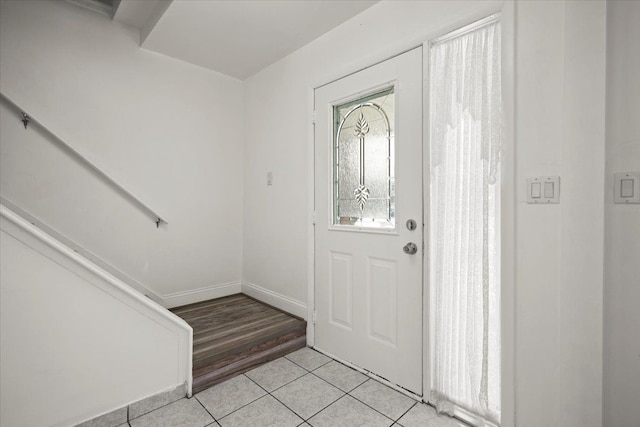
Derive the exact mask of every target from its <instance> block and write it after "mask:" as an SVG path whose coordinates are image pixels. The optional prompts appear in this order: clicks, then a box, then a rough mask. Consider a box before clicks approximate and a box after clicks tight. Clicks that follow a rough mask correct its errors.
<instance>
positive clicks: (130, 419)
mask: <svg viewBox="0 0 640 427" xmlns="http://www.w3.org/2000/svg"><path fill="white" fill-rule="evenodd" d="M193 397H195V394H194V395H193ZM182 399H187V400H188V399H189V398H188V397H187V396H186V395H185V396H183V397H181V398H179V399H176V400H172V401H171V402H169V403H165V404H164V405H162V406H158V407H157V408H155V409H152V410H151V411H148V412H145V413H144V414H140V415H138V416H137V417H134V418H129V407H130V406H131V405H127V422H129V421H133V420H136V419H138V418H140V417H144V416H145V415H147V414H150V413H152V412H155V411H157V410H158V409H162V408H164V407H165V406H169V405H171V404H172V403H176V402H178V401H180V400H182ZM143 400H144V399H143ZM134 403H138V402H134Z"/></svg>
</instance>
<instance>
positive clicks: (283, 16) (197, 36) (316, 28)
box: [115, 0, 379, 80]
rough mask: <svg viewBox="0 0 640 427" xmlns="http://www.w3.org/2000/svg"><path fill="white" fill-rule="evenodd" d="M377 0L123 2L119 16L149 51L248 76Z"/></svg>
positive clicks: (170, 0) (160, 0) (117, 13)
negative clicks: (135, 31) (138, 34)
mask: <svg viewBox="0 0 640 427" xmlns="http://www.w3.org/2000/svg"><path fill="white" fill-rule="evenodd" d="M378 1H379V0H344V1H339V2H338V1H332V0H295V1H291V0H285V1H283V0H253V1H252V0H244V1H199V2H191V1H180V0H178V1H172V0H122V2H121V4H120V7H119V8H118V11H117V12H116V18H115V19H116V20H118V21H120V22H123V23H126V24H128V25H133V26H135V27H137V28H138V29H140V45H141V46H142V47H144V48H145V49H147V50H150V51H154V52H157V53H160V54H163V55H166V56H169V57H173V58H176V59H179V60H183V61H185V62H189V63H191V64H195V65H198V66H201V67H204V68H207V69H210V70H213V71H216V72H218V73H221V74H224V75H227V76H230V77H233V78H236V79H239V80H245V79H246V78H248V77H251V76H252V75H255V74H256V73H258V72H259V71H261V70H263V69H264V68H266V67H268V66H269V65H271V64H273V63H275V62H277V61H278V60H280V59H282V58H284V57H286V56H287V55H289V54H291V53H293V52H295V51H296V50H298V49H300V48H302V47H303V46H305V45H307V44H309V43H311V42H312V41H314V40H315V39H317V38H319V37H321V36H322V35H324V34H326V33H327V32H329V31H331V30H333V29H334V28H336V27H337V26H339V25H341V24H343V23H344V22H346V21H348V20H349V19H351V18H353V17H354V16H356V15H358V14H360V13H362V12H363V11H364V10H366V9H368V8H369V7H371V6H373V5H374V4H376V3H378ZM140 3H142V4H140ZM143 21H144V22H143Z"/></svg>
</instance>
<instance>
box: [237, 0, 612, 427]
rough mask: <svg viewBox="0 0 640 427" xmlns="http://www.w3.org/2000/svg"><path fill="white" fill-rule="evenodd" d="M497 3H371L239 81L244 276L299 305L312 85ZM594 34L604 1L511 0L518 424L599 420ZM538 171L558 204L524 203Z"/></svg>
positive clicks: (598, 38) (600, 136)
mask: <svg viewBox="0 0 640 427" xmlns="http://www.w3.org/2000/svg"><path fill="white" fill-rule="evenodd" d="M499 5H500V3H498V5H497V6H496V4H495V3H494V4H491V3H488V2H437V1H433V2H401V1H394V2H381V3H379V4H377V5H375V6H373V7H372V8H370V9H368V10H366V11H365V12H364V13H362V14H360V15H358V16H356V17H355V18H353V19H352V20H350V21H348V22H346V23H345V24H343V25H341V26H340V27H338V28H336V29H335V30H333V31H332V32H330V33H328V34H326V35H325V36H323V37H321V38H320V39H318V40H316V41H314V42H313V43H311V44H309V45H307V46H305V47H304V48H302V49H300V50H299V51H297V52H295V53H293V54H291V55H289V56H287V57H286V58H284V59H282V60H281V61H279V62H277V63H275V64H274V65H272V66H270V67H268V68H267V69H265V70H263V71H261V72H260V73H258V74H257V75H255V76H253V77H251V78H249V79H248V80H247V81H246V82H245V94H244V95H245V126H246V130H245V132H246V133H245V136H246V137H245V150H244V162H245V168H244V174H245V175H244V185H245V189H244V227H243V228H244V244H243V253H244V257H243V261H244V280H246V281H248V282H251V283H254V284H257V285H259V286H262V287H264V288H267V289H269V290H271V291H274V292H277V293H280V294H283V295H285V296H287V297H289V298H294V299H296V300H299V301H306V298H307V294H306V290H307V289H306V283H307V277H306V272H307V258H306V253H307V252H306V250H305V247H306V245H307V242H308V236H307V235H306V223H307V220H308V219H307V203H306V201H307V197H308V196H307V193H308V191H309V182H308V179H309V173H308V170H309V165H310V162H309V157H308V156H309V152H308V150H309V143H308V141H309V138H310V135H309V121H310V115H311V111H310V105H311V93H312V88H313V87H315V86H317V85H319V84H322V83H326V82H328V81H330V80H332V79H334V78H338V77H340V76H342V75H345V74H347V73H349V72H352V71H355V70H357V69H359V68H362V67H364V66H367V65H370V64H372V63H375V62H376V61H379V60H382V59H384V58H386V57H389V56H391V55H393V54H395V53H398V52H401V51H403V50H405V49H407V48H409V47H412V46H415V45H418V44H420V43H421V42H423V41H425V40H426V39H428V38H430V37H432V36H434V35H438V34H440V33H444V32H446V31H447V30H449V29H453V28H455V27H456V26H457V25H460V24H462V23H465V22H470V21H471V20H472V19H473V18H479V17H481V16H483V14H488V10H492V9H493V10H495V9H496V8H499V7H500V6H499ZM465 15H466V16H467V17H466V19H465V17H464V16H465ZM604 43H605V6H604V2H590V1H585V2H564V1H557V2H517V5H516V57H517V62H516V135H515V136H516V146H515V152H516V159H515V160H516V165H515V166H516V177H517V183H516V186H517V188H518V193H517V205H516V224H517V226H516V254H517V257H516V271H517V274H516V283H515V293H516V307H515V312H516V319H517V322H516V332H515V333H516V359H515V367H516V372H515V375H516V381H517V383H516V397H515V399H516V400H515V408H516V409H515V411H516V413H515V416H516V424H517V425H518V426H519V427H526V426H540V425H548V426H563V427H566V426H575V427H578V426H580V427H582V426H597V425H600V424H601V417H602V413H601V408H602V406H601V399H602V368H601V366H602V299H603V296H602V277H603V239H604V237H603V211H604V206H603V200H604V195H603V189H604V78H605V72H604V71H605V70H604V67H605V46H604ZM268 171H273V176H274V184H273V186H270V187H268V186H267V185H266V173H267V172H268ZM539 175H560V176H561V177H562V184H561V187H562V190H561V203H560V205H555V206H532V205H527V204H526V203H525V202H526V198H525V193H524V184H525V179H526V177H528V176H539Z"/></svg>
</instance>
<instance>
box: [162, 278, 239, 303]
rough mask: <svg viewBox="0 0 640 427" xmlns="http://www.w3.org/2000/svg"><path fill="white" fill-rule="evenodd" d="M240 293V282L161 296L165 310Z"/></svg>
mask: <svg viewBox="0 0 640 427" xmlns="http://www.w3.org/2000/svg"><path fill="white" fill-rule="evenodd" d="M241 291H242V285H241V282H229V283H221V284H218V285H212V286H207V287H204V288H198V289H190V290H188V291H182V292H175V293H172V294H167V295H163V296H162V299H163V300H164V306H165V307H166V308H173V307H180V306H182V305H187V304H193V303H195V302H200V301H207V300H210V299H215V298H222V297H226V296H229V295H233V294H239V293H240V292H241Z"/></svg>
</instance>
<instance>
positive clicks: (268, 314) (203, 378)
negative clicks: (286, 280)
mask: <svg viewBox="0 0 640 427" xmlns="http://www.w3.org/2000/svg"><path fill="white" fill-rule="evenodd" d="M171 311H172V312H173V313H175V314H176V315H178V316H180V317H181V318H183V319H184V320H185V321H186V322H187V323H188V324H189V325H191V327H192V328H193V393H194V394H195V393H198V392H200V391H202V390H204V389H206V388H209V387H211V386H212V385H214V384H217V383H220V382H222V381H225V380H227V379H229V378H231V377H233V376H235V375H238V374H241V373H243V372H246V371H248V370H250V369H252V368H254V367H256V366H258V365H262V364H263V363H266V362H269V361H271V360H274V359H277V358H279V357H281V356H284V355H285V354H288V353H290V352H292V351H294V350H297V349H299V348H302V347H304V346H305V345H306V340H307V337H306V334H307V333H306V329H307V322H305V321H304V320H302V319H299V318H297V317H294V316H291V315H289V314H287V313H285V312H283V311H280V310H278V309H276V308H273V307H271V306H268V305H266V304H263V303H261V302H259V301H256V300H254V299H253V298H251V297H248V296H246V295H243V294H237V295H231V296H228V297H224V298H218V299H214V300H209V301H203V302H199V303H195V304H189V305H185V306H182V307H176V308H173V309H171Z"/></svg>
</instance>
